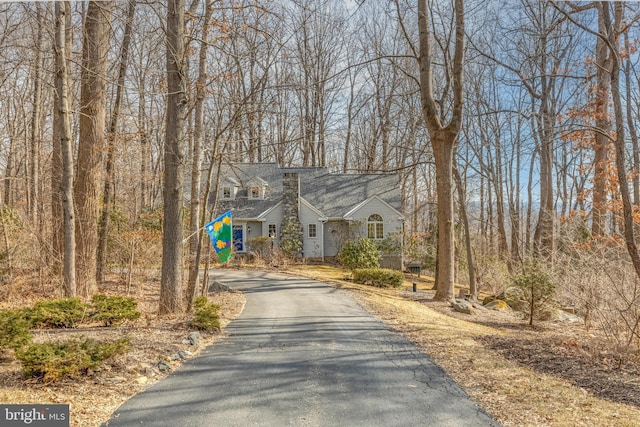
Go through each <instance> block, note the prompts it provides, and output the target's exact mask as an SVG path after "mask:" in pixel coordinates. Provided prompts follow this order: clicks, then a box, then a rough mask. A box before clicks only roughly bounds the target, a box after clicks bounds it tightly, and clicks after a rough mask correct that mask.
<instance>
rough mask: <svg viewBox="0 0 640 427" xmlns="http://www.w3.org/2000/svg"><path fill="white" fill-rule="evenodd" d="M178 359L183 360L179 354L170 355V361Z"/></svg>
mask: <svg viewBox="0 0 640 427" xmlns="http://www.w3.org/2000/svg"><path fill="white" fill-rule="evenodd" d="M178 359H182V357H180V354H179V353H173V354H171V355H169V360H172V361H173V360H178Z"/></svg>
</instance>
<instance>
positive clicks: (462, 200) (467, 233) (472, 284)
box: [453, 166, 478, 300]
mask: <svg viewBox="0 0 640 427" xmlns="http://www.w3.org/2000/svg"><path fill="white" fill-rule="evenodd" d="M453 177H454V179H455V180H456V187H457V188H458V203H459V205H460V218H461V219H462V225H463V226H464V244H465V250H466V252H467V268H468V270H469V294H470V296H471V299H472V300H475V299H476V298H477V297H478V286H477V282H476V267H475V263H474V262H473V248H472V247H471V230H470V229H469V217H468V215H467V206H466V203H467V202H466V197H465V189H464V187H463V186H462V177H460V172H458V168H457V167H455V166H454V167H453Z"/></svg>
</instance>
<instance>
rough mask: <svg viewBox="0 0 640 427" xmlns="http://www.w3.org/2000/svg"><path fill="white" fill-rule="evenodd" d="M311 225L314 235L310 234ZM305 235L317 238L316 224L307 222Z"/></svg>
mask: <svg viewBox="0 0 640 427" xmlns="http://www.w3.org/2000/svg"><path fill="white" fill-rule="evenodd" d="M312 225H313V231H314V234H315V235H314V236H312V235H311V226H312ZM307 237H308V238H310V239H317V238H318V224H315V223H312V224H307Z"/></svg>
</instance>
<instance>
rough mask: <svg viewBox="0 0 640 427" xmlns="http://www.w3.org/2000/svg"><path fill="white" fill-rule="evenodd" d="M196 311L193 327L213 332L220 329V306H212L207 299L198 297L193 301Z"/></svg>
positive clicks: (192, 321)
mask: <svg viewBox="0 0 640 427" xmlns="http://www.w3.org/2000/svg"><path fill="white" fill-rule="evenodd" d="M193 306H194V308H195V310H196V312H195V314H194V316H193V319H192V320H191V326H193V327H194V328H198V329H200V330H203V331H212V330H215V329H219V328H220V316H219V315H218V312H219V311H220V306H219V305H217V304H211V303H210V302H209V300H208V299H207V297H198V298H196V299H195V300H194V301H193Z"/></svg>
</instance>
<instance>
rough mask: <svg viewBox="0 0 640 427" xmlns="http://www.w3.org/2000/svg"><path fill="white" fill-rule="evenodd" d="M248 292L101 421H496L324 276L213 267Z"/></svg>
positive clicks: (474, 423)
mask: <svg viewBox="0 0 640 427" xmlns="http://www.w3.org/2000/svg"><path fill="white" fill-rule="evenodd" d="M214 276H215V277H214V278H215V279H216V280H219V281H221V282H223V283H225V284H227V285H229V286H231V287H233V288H235V289H239V290H241V291H242V292H244V293H245V294H246V297H247V304H246V306H245V309H244V311H243V312H242V314H241V315H240V316H239V317H238V318H237V319H236V320H234V321H233V322H231V323H230V324H229V325H228V326H227V329H226V333H227V335H228V336H227V337H226V338H224V339H223V340H221V341H218V342H217V343H216V344H215V345H214V346H211V347H209V348H207V349H206V350H204V351H203V352H202V353H201V354H200V355H198V356H197V357H196V358H194V359H192V360H190V361H188V362H187V363H185V364H184V365H183V366H182V367H181V368H180V369H178V370H176V371H175V372H174V373H173V374H172V375H170V376H169V377H168V378H166V379H164V380H162V381H159V382H158V383H156V384H154V385H152V386H150V387H149V388H148V389H147V390H145V391H143V392H142V393H140V394H138V395H136V396H134V397H133V398H131V399H130V400H128V401H127V402H125V403H124V404H123V405H122V406H121V407H120V408H119V409H118V410H117V411H116V412H115V413H114V415H113V417H112V419H111V420H110V421H109V422H108V423H107V425H108V426H135V425H148V426H154V427H155V426H170V427H177V426H181V427H182V426H194V427H195V426H198V427H199V426H225V427H226V426H243V427H244V426H350V427H351V426H456V427H458V426H488V425H496V426H497V425H498V423H497V422H495V421H494V420H492V419H491V417H490V416H489V415H487V414H486V413H485V412H484V410H483V409H482V408H480V407H479V406H477V405H476V404H475V403H473V402H472V401H471V400H469V398H468V397H467V395H466V394H465V392H464V391H463V390H462V389H461V388H460V387H459V386H458V385H457V384H456V383H455V382H454V381H453V380H451V379H450V378H449V377H448V376H447V375H446V374H445V373H444V372H443V371H442V370H441V369H440V368H439V367H437V366H435V365H434V364H433V363H432V362H431V361H430V360H429V359H428V358H427V356H425V355H424V354H423V353H421V352H420V351H419V350H418V349H417V348H416V347H415V346H414V345H413V344H411V343H409V342H408V341H407V340H405V339H404V338H403V337H401V336H400V335H398V334H396V333H393V332H391V331H390V330H389V329H388V328H387V327H386V326H385V325H384V324H383V323H381V322H380V321H378V320H376V319H375V318H374V317H372V316H371V315H370V314H368V313H367V312H366V311H364V310H363V309H362V308H361V307H360V306H359V305H358V304H357V303H356V302H355V301H354V300H353V299H352V298H351V297H350V296H349V295H348V294H346V293H345V292H342V291H340V290H338V289H335V288H333V287H331V286H329V285H326V284H324V283H321V282H318V281H314V280H310V279H303V278H298V277H290V276H284V275H277V274H273V273H262V272H255V271H226V270H225V271H216V272H215V273H214Z"/></svg>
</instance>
